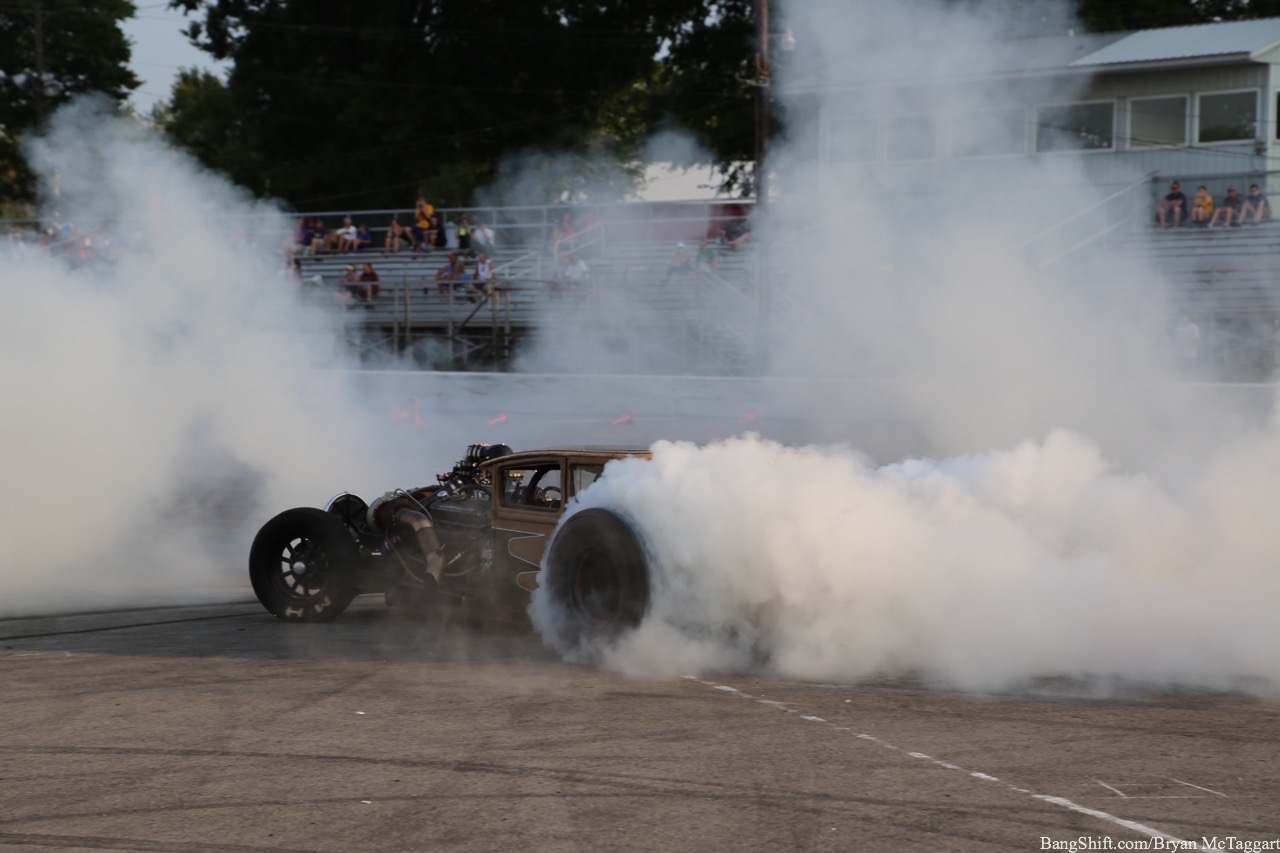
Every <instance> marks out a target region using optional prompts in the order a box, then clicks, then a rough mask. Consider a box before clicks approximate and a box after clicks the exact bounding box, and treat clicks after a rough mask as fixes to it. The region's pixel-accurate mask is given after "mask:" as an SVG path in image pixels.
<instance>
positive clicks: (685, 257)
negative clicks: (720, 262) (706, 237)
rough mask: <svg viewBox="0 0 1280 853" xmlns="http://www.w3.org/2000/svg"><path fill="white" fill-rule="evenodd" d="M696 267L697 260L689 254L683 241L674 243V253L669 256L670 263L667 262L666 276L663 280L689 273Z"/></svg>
mask: <svg viewBox="0 0 1280 853" xmlns="http://www.w3.org/2000/svg"><path fill="white" fill-rule="evenodd" d="M696 268H697V262H696V261H695V260H694V258H693V255H691V254H689V249H688V247H687V246H685V244H684V243H676V253H675V254H674V255H672V256H671V261H670V263H668V264H667V277H666V278H665V279H663V281H670V280H671V279H672V278H673V277H674V276H677V275H684V274H686V273H691V272H693V271H694V270H695V269H696Z"/></svg>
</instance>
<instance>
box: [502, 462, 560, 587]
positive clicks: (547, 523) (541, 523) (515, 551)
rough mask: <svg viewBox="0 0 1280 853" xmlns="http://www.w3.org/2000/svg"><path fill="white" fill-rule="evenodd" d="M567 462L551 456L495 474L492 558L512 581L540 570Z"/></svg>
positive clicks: (557, 514)
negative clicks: (520, 574)
mask: <svg viewBox="0 0 1280 853" xmlns="http://www.w3.org/2000/svg"><path fill="white" fill-rule="evenodd" d="M565 470H566V466H565V459H564V457H561V456H548V457H540V458H535V459H522V460H519V461H517V462H512V463H510V464H507V465H503V466H501V467H499V468H498V469H497V471H496V472H495V475H494V483H493V487H494V508H493V534H494V558H495V563H496V564H498V568H499V572H500V573H502V574H508V575H509V576H512V577H514V575H515V574H518V573H520V572H529V571H537V569H538V565H539V564H540V563H541V561H542V554H543V552H544V551H545V550H546V547H547V537H548V536H549V535H550V534H551V531H552V530H554V529H555V526H556V522H558V521H559V520H560V513H561V511H562V510H563V505H564V501H565V498H566V497H567V494H566V492H567V491H568V488H567V487H568V484H567V483H566V482H565V478H564V472H565Z"/></svg>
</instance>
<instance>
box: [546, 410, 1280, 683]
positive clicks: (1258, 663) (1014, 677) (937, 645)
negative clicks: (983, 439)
mask: <svg viewBox="0 0 1280 853" xmlns="http://www.w3.org/2000/svg"><path fill="white" fill-rule="evenodd" d="M1252 450H1253V452H1250V453H1249V454H1247V455H1245V454H1241V453H1234V452H1233V453H1228V454H1224V455H1223V456H1221V457H1218V458H1216V459H1214V460H1211V461H1209V462H1207V463H1206V464H1205V465H1204V466H1202V467H1200V466H1198V470H1197V473H1196V476H1195V478H1194V479H1193V480H1191V481H1189V482H1184V483H1182V484H1180V485H1179V486H1177V487H1176V488H1175V487H1172V486H1170V485H1167V484H1161V483H1159V482H1157V481H1155V480H1153V479H1152V478H1150V477H1148V476H1145V475H1143V474H1139V473H1133V472H1125V471H1119V470H1116V469H1114V468H1113V467H1112V466H1110V465H1109V464H1108V462H1107V461H1106V460H1105V458H1104V457H1103V456H1102V454H1101V453H1100V451H1099V450H1098V448H1097V447H1096V446H1094V445H1093V444H1091V443H1090V442H1089V441H1088V440H1087V439H1085V438H1083V437H1081V436H1079V435H1076V434H1073V433H1069V432H1061V431H1059V432H1053V433H1051V434H1049V435H1048V436H1046V437H1045V438H1044V439H1043V440H1040V441H1026V442H1023V443H1021V444H1019V445H1018V446H1016V447H1014V448H1013V449H1011V450H1007V451H992V452H989V453H983V454H978V455H972V456H962V457H954V458H950V459H944V460H929V459H912V460H907V461H904V462H900V463H896V464H892V465H887V466H882V467H875V466H873V465H872V464H870V463H869V462H868V461H867V460H866V459H864V458H862V457H860V456H859V455H858V454H856V453H853V452H850V451H849V450H848V449H847V448H833V447H812V448H805V449H803V450H796V449H793V448H787V447H784V446H782V445H779V444H777V443H774V442H770V441H766V440H763V439H760V438H758V437H754V436H746V437H742V438H736V439H730V440H726V441H722V442H715V443H712V444H708V445H703V446H697V445H694V444H690V443H671V442H659V443H658V444H656V445H655V446H654V447H653V459H652V461H644V460H626V461H621V462H615V463H611V464H610V467H609V468H608V469H607V471H606V474H605V476H604V477H603V478H602V479H601V480H600V481H598V482H597V483H596V484H595V485H594V486H593V487H592V488H591V489H590V490H589V491H587V492H586V493H585V495H584V497H583V504H582V505H583V506H584V507H586V506H603V507H607V508H609V509H612V510H614V511H615V512H617V513H619V514H621V515H623V516H624V517H626V518H628V519H631V520H632V521H633V523H634V524H635V525H636V527H637V529H638V530H639V531H640V533H641V534H642V536H643V538H644V540H645V542H646V548H647V550H648V552H649V557H650V560H651V567H652V572H653V575H652V577H653V590H652V601H651V608H650V612H649V615H648V616H647V617H646V619H645V621H644V622H643V623H642V625H641V627H640V628H639V629H638V630H636V631H635V632H634V633H632V634H630V635H627V636H626V637H625V638H624V639H623V640H622V641H621V642H620V644H618V645H617V646H615V647H612V648H609V649H607V650H605V651H604V652H603V658H602V661H603V663H605V665H607V666H610V667H614V668H617V669H620V670H622V671H624V672H629V673H632V674H643V675H667V676H671V675H683V674H689V673H698V672H704V671H708V670H744V669H752V668H758V669H763V670H766V671H770V672H774V673H778V674H781V675H785V676H789V677H793V678H807V679H862V678H867V677H871V676H881V675H901V674H903V673H908V674H913V675H918V676H921V677H923V678H926V679H929V680H933V681H937V682H941V683H945V684H947V685H951V686H958V687H963V688H970V689H983V690H985V689H996V688H1008V687H1014V686H1023V685H1026V684H1027V683H1029V682H1031V681H1033V680H1035V679H1037V678H1040V677H1056V676H1066V677H1073V678H1089V679H1104V680H1108V679H1109V680H1117V681H1122V682H1128V683H1138V684H1152V683H1156V684H1169V683H1173V684H1183V685H1194V686H1204V687H1214V688H1243V689H1250V690H1265V691H1268V692H1270V691H1274V690H1275V689H1276V688H1277V686H1280V664H1277V662H1276V658H1275V655H1274V650H1275V649H1276V648H1277V644H1280V626H1278V625H1277V623H1276V621H1275V620H1274V619H1273V618H1271V611H1272V609H1273V607H1272V605H1273V602H1274V601H1275V600H1276V595H1277V594H1278V593H1280V576H1278V575H1277V573H1276V572H1275V570H1274V566H1275V555H1276V554H1277V553H1280V531H1278V530H1277V529H1276V525H1275V524H1274V520H1273V519H1272V518H1271V517H1270V513H1269V512H1268V511H1267V510H1266V506H1267V504H1266V503H1259V502H1257V499H1258V498H1260V497H1262V496H1265V495H1267V494H1268V493H1271V492H1273V491H1274V483H1275V482H1276V477H1277V476H1280V441H1277V440H1276V439H1275V438H1274V437H1270V438H1268V439H1267V440H1266V441H1265V442H1260V443H1259V444H1257V445H1255V446H1254V447H1253V449H1252ZM1259 450H1262V451H1265V452H1262V453H1258V452H1256V451H1259ZM1246 471H1248V472H1250V473H1249V474H1248V476H1247V477H1244V476H1242V475H1243V474H1244V472H1246ZM544 598H545V596H540V597H539V599H538V601H539V603H538V605H537V606H536V608H535V610H536V611H539V613H540V618H541V619H543V620H546V619H550V618H553V617H554V614H553V613H551V612H550V610H549V609H547V608H548V602H546V601H545V600H542V599H544ZM562 651H566V652H572V651H573V650H571V649H562Z"/></svg>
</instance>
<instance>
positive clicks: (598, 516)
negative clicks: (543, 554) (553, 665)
mask: <svg viewBox="0 0 1280 853" xmlns="http://www.w3.org/2000/svg"><path fill="white" fill-rule="evenodd" d="M544 574H545V586H546V587H547V592H548V594H549V595H550V597H551V601H552V603H553V605H554V609H555V611H556V615H557V618H556V619H555V627H554V630H555V631H556V633H557V634H558V638H557V639H559V640H560V641H562V642H563V643H564V644H565V645H568V646H571V647H574V646H578V645H581V644H582V643H583V642H584V641H585V642H594V641H599V640H609V639H614V638H616V637H618V636H620V635H622V634H624V633H626V632H627V631H629V630H631V629H633V628H635V627H636V626H637V625H639V624H640V621H641V620H642V619H643V618H644V615H645V612H646V611H647V610H648V607H649V561H648V559H647V558H646V557H645V553H644V548H643V547H642V546H641V544H640V539H639V537H637V536H636V533H635V531H634V530H633V529H632V527H631V525H630V524H628V523H627V522H626V521H624V520H623V519H622V518H620V517H619V516H617V515H615V514H614V513H612V512H610V511H609V510H606V509H597V508H592V509H584V510H582V511H581V512H578V513H576V514H574V515H572V516H570V518H569V519H568V520H567V521H566V522H565V523H564V525H563V526H561V528H560V530H559V532H558V533H557V534H556V538H555V539H554V540H553V541H552V543H551V547H550V548H549V549H548V551H547V567H546V569H545V571H544ZM540 583H541V581H540Z"/></svg>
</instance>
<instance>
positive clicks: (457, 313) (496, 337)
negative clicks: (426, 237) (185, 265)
mask: <svg viewBox="0 0 1280 853" xmlns="http://www.w3.org/2000/svg"><path fill="white" fill-rule="evenodd" d="M676 248H677V246H676V243H675V242H671V243H665V242H656V243H625V244H620V245H608V244H606V243H605V242H604V241H603V240H591V239H590V238H589V235H586V238H585V239H583V240H582V242H581V243H580V244H579V249H578V252H579V254H580V255H581V256H582V257H583V258H584V259H586V260H587V262H588V265H589V267H590V269H591V279H590V285H589V286H588V287H583V288H573V287H569V286H567V285H566V284H565V283H563V282H561V281H559V280H558V279H557V275H556V260H555V258H554V256H553V255H552V254H551V252H549V251H548V250H546V249H545V248H529V247H498V248H495V249H493V250H492V251H490V252H489V253H488V254H489V256H490V258H491V259H492V260H493V262H494V265H495V269H496V272H497V282H498V284H497V287H496V288H495V289H494V292H493V293H492V294H491V295H489V296H484V297H482V296H476V295H474V294H468V293H466V292H465V290H463V289H450V290H448V291H447V292H445V293H439V292H437V280H436V274H437V272H438V271H439V270H440V269H441V268H442V267H443V266H444V265H445V263H446V256H447V251H445V250H437V251H434V252H421V253H416V254H415V253H413V252H412V251H401V252H399V253H396V254H385V253H383V252H382V251H381V250H378V249H374V250H365V251H363V252H360V253H356V254H348V255H341V254H320V255H317V256H303V257H300V258H299V272H300V275H301V278H302V281H303V287H304V290H305V292H306V293H308V295H309V296H310V297H311V298H312V299H313V300H315V301H318V302H320V303H322V304H323V303H326V302H327V303H329V304H331V305H332V306H333V310H335V311H340V312H341V314H342V317H343V321H344V326H345V327H346V329H347V334H346V337H347V339H348V342H349V343H352V344H354V345H356V346H357V347H358V348H362V349H365V350H369V351H382V352H387V351H396V352H404V351H406V350H408V349H410V348H411V347H412V346H413V344H414V343H415V342H417V341H421V340H423V339H434V340H435V341H436V342H437V343H438V344H439V347H438V348H437V349H441V348H443V349H447V350H448V352H449V353H450V356H449V364H450V365H451V366H454V367H466V366H468V365H470V364H501V363H503V362H505V361H507V360H508V359H510V357H511V355H512V353H513V350H514V348H516V347H517V346H518V345H519V343H520V340H521V339H522V338H524V337H525V336H526V335H528V334H529V333H531V332H532V330H534V329H535V328H537V327H538V326H539V325H542V326H545V325H547V324H546V323H545V322H543V321H545V319H546V318H548V317H550V318H553V321H554V323H555V324H556V325H557V326H558V327H560V328H562V329H563V330H564V331H566V332H567V333H573V332H574V331H575V329H576V331H577V332H578V333H580V334H590V335H594V336H601V337H606V338H607V337H608V336H610V335H619V336H631V337H634V336H636V335H637V334H638V335H641V336H643V335H646V334H648V335H650V336H651V337H654V338H655V339H662V340H666V341H671V342H673V344H672V345H673V346H677V347H679V348H680V349H681V350H682V353H681V355H682V357H681V361H682V362H683V363H685V364H688V365H689V366H690V367H696V368H697V369H699V370H702V371H706V372H712V373H735V372H738V371H740V370H741V369H742V368H743V367H744V366H745V365H746V363H747V359H748V358H749V355H750V346H751V334H752V330H753V327H754V322H755V321H754V319H753V317H752V316H751V312H752V310H753V305H754V302H753V300H752V298H751V295H750V294H751V292H752V287H753V284H752V282H753V281H754V279H753V275H754V267H753V258H754V253H753V252H752V251H751V250H750V249H749V248H744V249H743V250H740V251H729V250H727V249H725V250H721V251H720V252H719V255H718V260H717V268H716V270H715V271H714V272H707V271H700V272H697V273H685V274H678V275H668V265H669V264H670V261H671V258H672V256H673V255H674V254H675V252H676ZM690 248H691V249H692V248H694V247H692V246H690ZM366 262H367V263H370V264H372V265H373V267H374V269H375V270H376V271H377V272H378V275H379V278H380V281H379V284H380V285H381V294H380V295H379V296H378V298H376V299H374V300H373V301H371V302H361V301H358V300H351V299H347V298H345V297H343V296H342V294H343V288H342V283H341V279H342V276H343V273H344V271H345V270H346V267H347V265H348V264H351V265H354V266H355V267H356V268H357V270H359V269H360V268H361V266H362V265H363V264H364V263H366Z"/></svg>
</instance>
